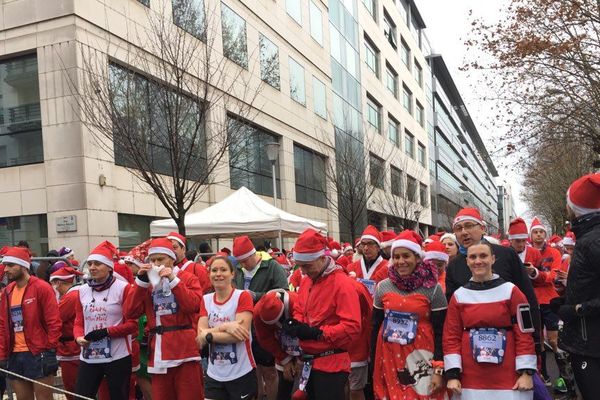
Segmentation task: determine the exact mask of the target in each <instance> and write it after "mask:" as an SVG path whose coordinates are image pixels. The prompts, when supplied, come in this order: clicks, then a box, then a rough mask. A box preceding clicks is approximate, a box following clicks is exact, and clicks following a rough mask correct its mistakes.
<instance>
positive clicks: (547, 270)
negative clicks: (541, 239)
mask: <svg viewBox="0 0 600 400" xmlns="http://www.w3.org/2000/svg"><path fill="white" fill-rule="evenodd" d="M540 253H541V254H542V259H541V263H540V266H539V268H538V274H537V275H536V276H535V277H533V278H532V279H533V281H532V283H533V290H534V291H535V295H536V297H537V299H538V303H539V304H550V300H552V299H553V298H555V297H558V293H557V292H556V288H555V287H554V280H555V279H556V271H558V270H560V268H561V261H562V256H561V255H560V252H559V251H558V250H556V249H554V248H552V247H550V246H548V245H547V244H544V247H543V248H542V250H541V251H540Z"/></svg>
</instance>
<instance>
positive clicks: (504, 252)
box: [446, 244, 541, 351]
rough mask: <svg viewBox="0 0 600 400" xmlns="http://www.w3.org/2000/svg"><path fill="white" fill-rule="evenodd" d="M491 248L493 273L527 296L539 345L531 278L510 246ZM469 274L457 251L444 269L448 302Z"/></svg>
mask: <svg viewBox="0 0 600 400" xmlns="http://www.w3.org/2000/svg"><path fill="white" fill-rule="evenodd" d="M492 249H493V251H494V256H496V262H495V263H494V265H492V270H493V271H494V273H496V274H498V275H499V276H500V278H502V279H504V280H505V281H506V282H512V283H513V284H514V285H515V286H516V287H518V288H519V289H520V290H521V292H523V294H524V295H525V297H527V301H529V306H530V307H531V314H532V317H533V321H534V324H535V326H536V329H535V330H536V333H535V334H534V339H535V342H536V344H537V345H538V346H539V343H540V341H539V338H540V335H539V333H540V329H541V319H540V308H539V305H538V301H537V298H536V297H535V292H534V291H533V285H532V284H531V279H530V278H529V276H528V275H527V272H526V270H525V267H523V263H522V262H521V259H520V258H519V255H518V254H517V253H516V252H515V251H514V250H513V249H512V248H510V247H504V246H498V245H496V244H492ZM471 276H472V275H471V270H470V269H469V267H468V266H467V258H466V257H465V255H463V254H461V253H460V252H459V253H458V255H457V256H456V257H454V259H453V260H452V261H450V264H448V268H447V271H446V297H447V298H448V302H450V298H451V297H452V294H454V292H455V291H456V290H457V289H458V288H460V287H461V286H464V285H465V284H467V282H469V280H470V279H471ZM539 350H540V348H539V347H538V351H539Z"/></svg>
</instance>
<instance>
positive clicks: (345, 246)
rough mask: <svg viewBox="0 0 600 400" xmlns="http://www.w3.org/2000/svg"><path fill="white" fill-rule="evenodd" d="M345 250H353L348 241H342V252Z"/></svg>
mask: <svg viewBox="0 0 600 400" xmlns="http://www.w3.org/2000/svg"><path fill="white" fill-rule="evenodd" d="M347 251H354V248H353V247H352V245H351V244H350V243H348V242H344V243H342V253H345V252H347Z"/></svg>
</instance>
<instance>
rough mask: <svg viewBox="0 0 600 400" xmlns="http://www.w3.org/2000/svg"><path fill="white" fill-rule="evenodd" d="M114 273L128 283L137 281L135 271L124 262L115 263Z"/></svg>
mask: <svg viewBox="0 0 600 400" xmlns="http://www.w3.org/2000/svg"><path fill="white" fill-rule="evenodd" d="M113 275H114V276H115V278H117V279H118V280H120V281H122V282H125V283H128V284H132V283H133V282H135V279H134V277H133V272H131V270H130V269H129V268H128V267H127V265H125V264H124V263H120V262H117V263H115V266H114V268H113Z"/></svg>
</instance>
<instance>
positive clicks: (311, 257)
mask: <svg viewBox="0 0 600 400" xmlns="http://www.w3.org/2000/svg"><path fill="white" fill-rule="evenodd" d="M323 255H325V249H323V250H320V251H317V252H315V253H296V252H294V261H300V262H310V261H315V260H316V259H317V258H319V257H322V256H323Z"/></svg>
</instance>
